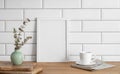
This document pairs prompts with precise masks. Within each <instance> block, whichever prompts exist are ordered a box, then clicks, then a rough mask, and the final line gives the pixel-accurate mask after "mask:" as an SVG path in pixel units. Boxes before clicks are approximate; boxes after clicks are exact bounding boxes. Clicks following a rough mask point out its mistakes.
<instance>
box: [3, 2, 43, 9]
mask: <svg viewBox="0 0 120 74" xmlns="http://www.w3.org/2000/svg"><path fill="white" fill-rule="evenodd" d="M5 7H6V8H42V0H6V4H5Z"/></svg>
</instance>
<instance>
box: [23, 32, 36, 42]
mask: <svg viewBox="0 0 120 74" xmlns="http://www.w3.org/2000/svg"><path fill="white" fill-rule="evenodd" d="M27 36H32V39H30V40H29V41H28V42H27V43H36V33H32V32H31V33H25V37H27Z"/></svg>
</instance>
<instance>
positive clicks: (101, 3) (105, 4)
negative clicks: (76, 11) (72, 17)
mask: <svg viewBox="0 0 120 74" xmlns="http://www.w3.org/2000/svg"><path fill="white" fill-rule="evenodd" d="M82 7H83V8H119V7H120V2H119V0H82Z"/></svg>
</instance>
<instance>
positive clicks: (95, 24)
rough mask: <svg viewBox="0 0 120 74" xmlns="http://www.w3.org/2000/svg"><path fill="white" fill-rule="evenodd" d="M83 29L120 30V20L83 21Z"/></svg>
mask: <svg viewBox="0 0 120 74" xmlns="http://www.w3.org/2000/svg"><path fill="white" fill-rule="evenodd" d="M83 31H120V21H83Z"/></svg>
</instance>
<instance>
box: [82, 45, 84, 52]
mask: <svg viewBox="0 0 120 74" xmlns="http://www.w3.org/2000/svg"><path fill="white" fill-rule="evenodd" d="M83 51H84V44H83V43H82V52H83Z"/></svg>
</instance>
